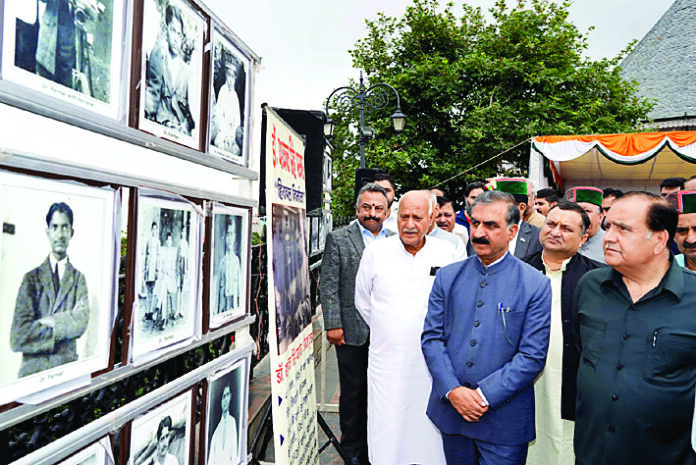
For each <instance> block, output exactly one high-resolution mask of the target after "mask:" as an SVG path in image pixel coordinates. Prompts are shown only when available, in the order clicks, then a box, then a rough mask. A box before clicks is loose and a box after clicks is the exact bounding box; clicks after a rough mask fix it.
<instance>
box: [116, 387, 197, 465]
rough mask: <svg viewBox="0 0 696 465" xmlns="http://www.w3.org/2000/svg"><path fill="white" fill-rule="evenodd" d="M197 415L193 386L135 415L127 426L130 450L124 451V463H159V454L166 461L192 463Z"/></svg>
mask: <svg viewBox="0 0 696 465" xmlns="http://www.w3.org/2000/svg"><path fill="white" fill-rule="evenodd" d="M194 417H195V397H194V388H188V389H186V390H185V391H183V392H181V393H179V394H177V395H175V396H174V397H172V398H170V399H169V400H166V401H165V402H163V403H161V404H160V405H158V406H157V407H155V408H153V409H151V410H149V411H148V412H145V413H143V414H141V415H139V416H137V417H135V418H134V419H133V420H132V421H131V422H130V423H129V425H128V435H127V436H128V440H127V441H128V442H127V448H128V451H127V453H125V454H121V455H122V456H123V460H122V463H124V464H125V463H128V464H130V465H138V464H145V463H157V462H155V461H154V458H155V457H156V456H157V457H158V458H159V461H160V463H164V464H170V463H176V464H177V465H190V464H192V463H193V460H194V447H193V442H194V434H193V430H194V425H193V423H194ZM169 456H171V457H169ZM126 457H127V461H126Z"/></svg>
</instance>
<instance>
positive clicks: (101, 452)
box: [58, 436, 114, 465]
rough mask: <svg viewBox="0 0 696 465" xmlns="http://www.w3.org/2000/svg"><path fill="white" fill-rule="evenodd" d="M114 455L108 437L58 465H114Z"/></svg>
mask: <svg viewBox="0 0 696 465" xmlns="http://www.w3.org/2000/svg"><path fill="white" fill-rule="evenodd" d="M113 464H114V453H113V450H112V449H111V439H109V437H108V436H106V437H104V438H102V439H101V440H100V441H98V442H95V443H94V444H91V445H89V446H87V447H85V448H84V449H82V450H81V451H79V452H77V453H76V454H74V455H72V456H70V457H69V458H67V459H65V460H63V461H62V462H60V463H59V464H58V465H113Z"/></svg>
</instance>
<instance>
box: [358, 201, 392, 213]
mask: <svg viewBox="0 0 696 465" xmlns="http://www.w3.org/2000/svg"><path fill="white" fill-rule="evenodd" d="M360 209H361V210H362V211H364V212H370V211H372V210H373V209H374V210H375V211H376V212H377V213H382V212H383V211H384V210H386V208H384V207H383V206H382V205H374V204H369V203H364V204H362V205H360Z"/></svg>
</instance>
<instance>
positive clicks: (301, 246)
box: [272, 203, 312, 354]
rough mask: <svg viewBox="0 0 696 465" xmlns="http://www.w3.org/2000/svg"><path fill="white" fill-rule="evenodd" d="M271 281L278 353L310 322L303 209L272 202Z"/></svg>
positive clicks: (283, 350) (284, 349)
mask: <svg viewBox="0 0 696 465" xmlns="http://www.w3.org/2000/svg"><path fill="white" fill-rule="evenodd" d="M272 212H273V244H272V246H273V284H274V292H275V304H276V308H275V312H276V330H277V341H278V354H282V353H284V352H285V351H286V350H287V349H288V347H290V345H291V344H292V342H293V341H294V340H295V338H297V336H298V335H299V334H300V333H301V332H302V330H303V329H304V328H305V327H306V326H307V325H308V324H310V323H311V322H312V306H311V303H310V297H309V293H310V288H309V260H308V258H307V250H306V247H305V244H306V242H305V241H306V239H305V237H306V236H305V231H304V229H305V210H304V209H301V208H297V207H290V206H287V205H281V204H276V203H274V204H273V209H272Z"/></svg>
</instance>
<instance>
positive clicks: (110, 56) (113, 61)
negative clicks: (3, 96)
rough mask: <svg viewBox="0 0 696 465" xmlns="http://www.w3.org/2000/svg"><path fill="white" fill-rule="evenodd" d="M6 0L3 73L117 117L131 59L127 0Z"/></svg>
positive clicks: (51, 95) (60, 98)
mask: <svg viewBox="0 0 696 465" xmlns="http://www.w3.org/2000/svg"><path fill="white" fill-rule="evenodd" d="M65 5H67V2H66V0H46V1H42V0H5V1H4V15H3V24H2V30H3V38H2V39H3V40H2V54H1V57H2V58H1V67H0V70H1V73H2V79H3V80H6V81H11V82H13V83H16V84H19V85H21V86H23V87H26V88H28V89H31V90H33V91H36V92H39V93H41V94H43V95H45V96H46V97H47V98H51V99H56V100H58V101H60V102H63V103H68V104H70V105H74V106H77V107H79V108H82V109H84V110H88V111H92V112H95V113H98V114H101V115H104V116H107V117H109V118H113V119H115V120H120V119H121V118H122V114H123V112H124V111H123V110H124V106H125V105H124V102H125V98H124V97H125V91H126V88H125V87H124V86H123V85H122V82H124V81H126V78H125V75H126V73H127V67H126V66H125V65H124V63H127V61H128V60H126V59H124V58H126V57H125V56H124V50H125V49H126V47H124V43H125V37H126V27H127V21H126V19H127V0H83V4H82V5H81V6H80V7H77V8H68V7H66V6H65Z"/></svg>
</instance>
